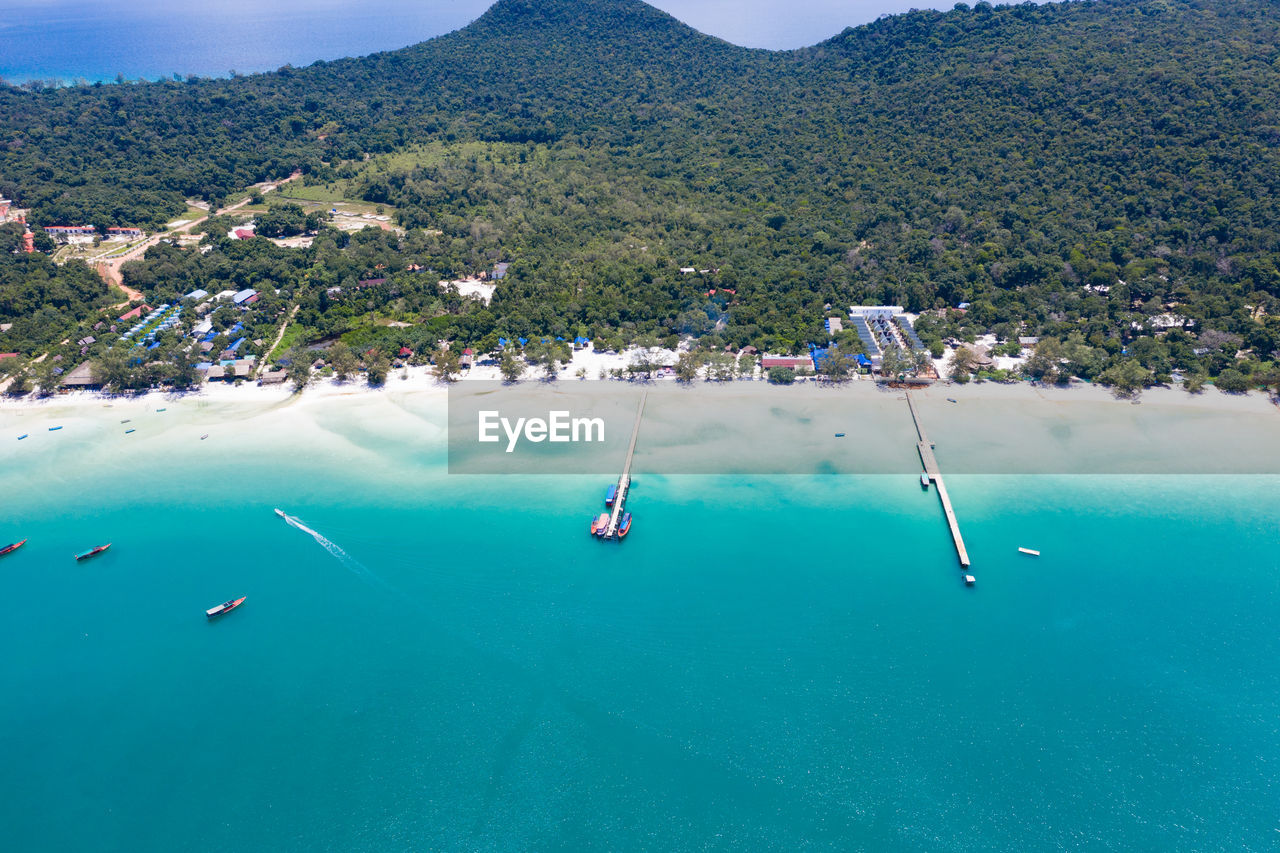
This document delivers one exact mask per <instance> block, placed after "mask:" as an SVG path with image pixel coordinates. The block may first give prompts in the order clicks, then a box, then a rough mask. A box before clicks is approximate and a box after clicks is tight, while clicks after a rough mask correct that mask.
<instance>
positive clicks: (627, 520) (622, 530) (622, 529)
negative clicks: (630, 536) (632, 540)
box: [618, 512, 631, 539]
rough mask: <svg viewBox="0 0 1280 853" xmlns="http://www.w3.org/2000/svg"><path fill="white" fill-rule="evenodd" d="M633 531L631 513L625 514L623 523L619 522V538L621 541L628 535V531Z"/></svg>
mask: <svg viewBox="0 0 1280 853" xmlns="http://www.w3.org/2000/svg"><path fill="white" fill-rule="evenodd" d="M630 529H631V513H629V512H624V513H623V514H622V521H620V522H618V538H619V539H621V538H622V537H623V536H626V535H627V531H629V530H630Z"/></svg>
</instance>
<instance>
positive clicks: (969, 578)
mask: <svg viewBox="0 0 1280 853" xmlns="http://www.w3.org/2000/svg"><path fill="white" fill-rule="evenodd" d="M977 582H978V579H977V578H975V577H974V576H973V575H965V576H964V585H965V586H973V585H974V584H975V583H977Z"/></svg>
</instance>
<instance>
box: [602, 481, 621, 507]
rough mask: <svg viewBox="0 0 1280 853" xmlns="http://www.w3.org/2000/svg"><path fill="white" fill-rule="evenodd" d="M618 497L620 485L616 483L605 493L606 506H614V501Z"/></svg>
mask: <svg viewBox="0 0 1280 853" xmlns="http://www.w3.org/2000/svg"><path fill="white" fill-rule="evenodd" d="M617 496H618V484H617V483H614V484H612V485H610V486H609V489H608V490H607V491H606V492H605V493H604V505H605V506H613V500H614V498H616V497H617Z"/></svg>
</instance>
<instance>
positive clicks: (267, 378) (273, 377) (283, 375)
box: [258, 368, 289, 385]
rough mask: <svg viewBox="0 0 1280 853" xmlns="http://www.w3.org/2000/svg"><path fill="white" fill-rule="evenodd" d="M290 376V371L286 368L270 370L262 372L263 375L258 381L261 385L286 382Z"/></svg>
mask: <svg viewBox="0 0 1280 853" xmlns="http://www.w3.org/2000/svg"><path fill="white" fill-rule="evenodd" d="M288 376H289V371H287V370H284V369H283V368H282V369H280V370H268V371H267V372H266V373H264V374H262V377H261V378H260V379H259V380H258V382H259V384H261V385H279V384H280V383H282V382H284V381H285V379H287V378H288Z"/></svg>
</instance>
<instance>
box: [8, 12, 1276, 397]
mask: <svg viewBox="0 0 1280 853" xmlns="http://www.w3.org/2000/svg"><path fill="white" fill-rule="evenodd" d="M0 143H4V144H2V145H0V191H3V192H6V193H8V194H10V195H16V196H17V197H18V198H19V199H20V200H21V201H22V202H24V203H25V204H29V205H31V206H32V207H33V215H34V217H35V218H36V219H37V220H38V221H41V222H48V223H53V222H55V221H56V222H67V221H81V220H83V221H91V222H93V223H94V224H98V225H102V226H105V225H107V224H121V223H130V224H132V223H149V224H155V223H157V222H161V221H164V220H165V219H167V218H168V217H171V216H174V215H176V214H177V213H180V212H181V211H182V210H183V209H184V208H183V199H184V198H186V197H188V196H203V197H205V198H207V199H213V200H217V199H220V198H222V197H224V196H225V195H227V194H229V193H231V192H233V191H235V190H237V189H239V188H242V187H243V186H245V185H247V184H248V183H251V182H254V181H258V180H263V179H267V178H272V177H279V176H281V175H283V174H286V173H288V172H289V171H291V170H293V169H294V168H301V169H302V170H304V172H305V173H306V175H307V178H306V180H307V182H308V183H311V184H313V185H317V186H319V185H323V186H324V187H341V189H342V191H344V192H346V193H348V194H349V195H351V196H353V197H357V198H360V199H363V200H366V201H369V202H373V203H378V204H383V205H385V206H387V208H388V211H389V212H393V213H394V215H395V216H396V218H397V220H398V222H399V224H400V225H402V226H404V227H406V228H409V229H418V228H426V229H430V232H431V233H432V234H434V232H436V231H439V232H442V233H440V234H439V235H436V236H431V237H429V238H427V239H421V238H418V237H415V238H414V239H413V240H411V241H408V242H407V243H405V244H404V245H402V246H401V247H400V251H399V254H396V247H391V248H390V249H389V250H388V251H390V252H391V253H392V255H391V256H392V257H393V260H392V262H391V263H389V264H387V269H388V270H389V271H390V273H391V274H392V275H393V276H394V273H395V271H396V268H397V265H398V266H399V267H400V268H402V269H403V268H404V267H405V266H407V265H408V264H410V263H415V264H421V265H423V266H427V267H429V268H432V269H434V270H437V271H439V272H440V273H441V274H446V275H447V274H461V273H465V272H470V271H475V270H480V269H485V268H487V266H488V265H490V264H491V263H492V262H494V261H496V260H511V261H513V266H512V274H511V277H510V279H509V282H508V283H507V284H506V285H504V287H503V288H501V289H499V292H498V295H497V296H496V297H495V299H494V302H493V304H492V306H491V307H490V308H488V309H484V310H479V309H476V308H475V307H474V306H472V307H467V306H463V307H461V308H459V309H458V310H456V311H451V312H450V317H448V318H446V319H445V320H443V321H441V320H440V319H436V320H435V321H433V329H436V330H440V331H442V333H443V334H446V335H448V336H452V337H456V338H461V339H465V340H467V341H471V342H475V341H479V340H480V339H482V338H484V337H485V336H486V335H492V334H507V335H524V336H532V335H537V334H561V335H567V334H574V333H576V332H577V331H579V330H581V329H582V328H586V329H587V330H588V331H589V332H590V334H591V335H593V336H602V337H606V338H610V337H618V338H621V339H627V338H630V337H634V336H635V335H637V334H641V333H648V332H653V333H657V334H659V335H670V334H677V333H690V334H697V335H701V336H704V338H705V340H706V342H707V343H708V344H709V345H714V346H717V347H720V346H723V345H725V344H730V345H745V344H748V343H750V344H755V345H756V346H758V347H761V348H767V349H788V348H792V347H801V346H803V345H804V344H806V343H807V342H809V341H811V340H817V339H818V338H819V337H820V335H821V327H822V319H823V316H824V308H825V306H826V305H831V306H833V313H838V312H839V310H840V306H844V305H848V304H852V303H859V302H888V303H897V304H902V305H905V306H906V307H907V308H908V309H909V310H912V311H916V312H928V311H932V310H934V309H944V308H953V307H954V306H956V305H958V304H960V303H962V302H967V303H970V308H969V310H968V311H967V312H965V313H964V314H958V313H955V312H950V313H944V314H943V315H942V316H939V317H937V318H936V319H934V320H932V321H926V322H924V323H922V334H923V335H924V336H925V337H926V340H938V339H940V338H941V337H943V336H944V335H957V336H961V337H963V336H966V335H972V334H973V333H975V332H982V331H989V330H994V331H996V332H998V333H1000V334H1001V335H1002V336H1014V335H1016V334H1024V335H1025V334H1039V335H1042V336H1046V337H1055V338H1060V339H1063V340H1067V339H1068V338H1070V343H1069V347H1070V348H1071V358H1072V364H1073V366H1074V367H1073V369H1074V370H1075V372H1077V373H1080V374H1083V375H1085V376H1089V377H1092V376H1096V375H1098V374H1100V373H1101V372H1102V371H1103V370H1105V369H1106V368H1108V367H1109V366H1110V367H1114V366H1116V365H1117V364H1118V363H1119V359H1121V352H1122V351H1123V350H1126V349H1132V351H1133V352H1135V353H1137V358H1138V359H1139V361H1140V363H1141V364H1142V365H1143V367H1144V368H1145V369H1148V370H1150V371H1152V372H1153V373H1154V374H1155V375H1166V374H1168V373H1169V372H1171V371H1172V370H1174V369H1181V370H1183V371H1187V372H1198V371H1202V370H1204V371H1208V372H1209V373H1210V374H1217V373H1219V372H1220V371H1221V370H1223V369H1225V368H1227V367H1228V366H1231V365H1233V364H1234V365H1235V366H1236V367H1239V368H1241V369H1243V370H1245V371H1249V370H1261V369H1263V365H1264V364H1265V363H1266V362H1269V361H1270V360H1271V359H1272V358H1273V355H1272V353H1273V352H1274V351H1275V350H1276V348H1277V346H1278V345H1280V325H1277V322H1276V321H1275V320H1274V319H1273V315H1275V314H1276V312H1277V310H1280V304H1278V301H1277V298H1278V297H1280V168H1278V167H1280V150H1278V144H1280V23H1278V22H1277V16H1276V15H1275V14H1274V5H1273V4H1272V3H1268V2H1258V1H1257V0H1239V2H1232V0H1193V2H1174V1H1173V0H1108V2H1096V3H1085V2H1071V3H1060V4H1045V5H1041V6H1032V5H1023V6H1014V7H1000V8H994V9H993V8H992V7H990V6H988V5H987V4H979V5H978V6H977V7H975V8H972V9H971V8H968V7H966V6H965V5H964V4H960V5H959V6H957V7H956V9H955V10H954V11H951V12H948V13H937V12H913V13H910V14H907V15H903V16H897V17H892V18H885V19H882V20H880V21H877V22H876V23H874V24H871V25H868V26H865V27H859V28H856V29H849V30H846V31H845V32H843V33H841V34H839V35H837V36H836V37H834V38H832V39H830V40H828V41H826V42H823V43H822V44H819V45H816V46H814V47H812V48H807V49H804V50H799V51H790V52H768V51H758V50H747V49H743V48H738V47H735V46H733V45H729V44H727V43H725V42H723V41H720V40H717V39H713V38H710V37H707V36H704V35H701V34H699V33H697V32H695V31H693V30H692V29H690V28H688V27H686V26H684V25H683V24H681V23H679V22H678V21H676V20H675V19H673V18H671V17H669V16H667V15H665V14H664V13H661V12H659V11H657V10H654V9H652V8H651V7H648V6H646V5H644V4H643V3H640V2H638V0H572V2H571V0H500V2H498V3H497V4H496V5H495V6H494V7H493V8H491V9H490V10H489V11H488V12H487V13H486V14H485V15H484V16H482V17H481V18H480V19H479V20H477V21H476V22H475V23H473V24H472V25H471V26H469V27H467V28H464V29H463V30H460V31H459V32H456V33H453V34H450V35H447V36H444V37H441V38H438V39H434V40H432V41H429V42H425V43H423V44H419V45H416V46H413V47H410V48H406V49H404V50H400V51H394V52H390V53H384V54H378V55H374V56H370V57H366V58H363V59H354V60H342V61H338V62H331V63H317V64H315V65H313V66H310V67H308V68H304V69H290V68H286V69H282V70H281V71H279V72H277V73H273V74H266V75H257V76H252V77H242V78H236V79H231V80H188V81H182V82H179V81H168V82H161V83H152V84H133V85H121V86H89V87H80V88H65V89H57V90H45V91H39V92H30V91H20V90H17V89H11V88H10V89H3V90H0ZM391 154H394V155H395V156H385V155H391ZM419 233H420V232H419ZM396 258H398V260H395V259H396ZM680 267H695V268H697V269H716V270H718V271H719V272H718V273H715V274H708V275H706V276H701V275H697V274H695V275H692V276H690V275H684V274H681V273H680V272H679V268H680ZM724 288H728V289H730V290H732V291H736V293H733V294H730V295H726V294H725V293H724V291H723V289H724ZM712 289H715V290H717V293H716V294H715V295H714V296H711V297H708V291H710V290H712ZM303 298H304V309H306V310H304V312H303V313H302V315H301V316H303V317H304V318H310V320H309V322H310V323H311V324H312V325H313V326H314V328H315V329H316V330H317V332H319V331H321V330H323V331H325V332H331V331H333V327H334V326H335V325H338V326H341V325H344V324H345V325H346V326H351V324H358V323H359V322H361V321H360V320H359V319H358V318H354V317H350V316H346V315H344V316H343V317H342V318H341V319H340V321H339V320H337V319H333V318H328V319H327V318H326V316H325V315H326V312H327V311H328V310H329V307H328V306H326V305H322V304H321V303H320V301H319V297H318V296H315V295H314V294H312V295H311V296H304V297H303ZM306 299H312V300H314V301H313V302H311V303H306ZM378 310H380V309H378V307H377V306H374V312H373V313H377V311H378ZM1162 314H1176V315H1178V316H1180V317H1185V318H1187V320H1188V331H1187V332H1183V331H1174V332H1170V333H1167V334H1163V333H1162V334H1160V335H1159V339H1157V337H1156V335H1155V334H1154V329H1153V327H1152V324H1151V322H1150V319H1149V318H1151V317H1152V316H1156V315H1162ZM442 323H443V328H442ZM1073 333H1074V334H1075V335H1076V336H1075V337H1074V338H1072V337H1071V336H1072V334H1073ZM1206 333H1209V334H1208V335H1207V337H1206ZM1138 339H1144V340H1145V341H1146V342H1145V343H1141V344H1139V345H1137V346H1132V347H1131V346H1130V345H1131V344H1133V343H1134V342H1135V341H1136V340H1138ZM1237 350H1244V351H1246V353H1247V354H1248V358H1246V359H1243V360H1241V362H1240V363H1238V364H1237V363H1236V362H1237V359H1236V357H1235V356H1236V352H1237Z"/></svg>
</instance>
